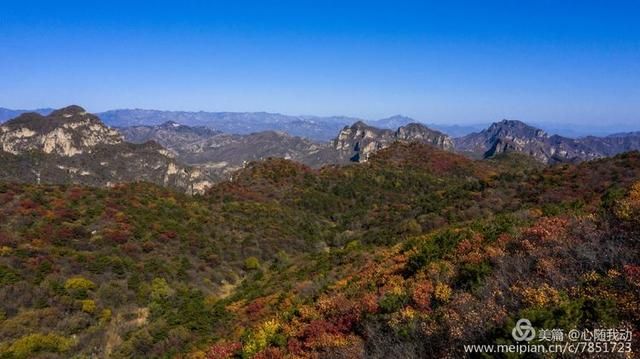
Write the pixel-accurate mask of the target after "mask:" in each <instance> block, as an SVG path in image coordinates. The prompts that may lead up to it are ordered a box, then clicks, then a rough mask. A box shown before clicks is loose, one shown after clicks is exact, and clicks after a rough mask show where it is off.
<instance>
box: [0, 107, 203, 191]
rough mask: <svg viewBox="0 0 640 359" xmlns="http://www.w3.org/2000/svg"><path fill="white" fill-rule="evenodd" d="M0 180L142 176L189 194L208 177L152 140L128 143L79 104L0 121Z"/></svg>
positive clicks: (93, 180) (103, 181)
mask: <svg viewBox="0 0 640 359" xmlns="http://www.w3.org/2000/svg"><path fill="white" fill-rule="evenodd" d="M0 144H1V146H2V147H1V149H2V150H1V151H0V163H2V167H3V169H4V170H3V171H2V173H0V180H5V181H18V182H32V183H59V184H69V183H77V184H86V185H92V186H113V185H115V184H117V183H122V182H135V181H147V182H152V183H156V184H159V185H163V186H167V187H173V188H178V189H180V190H183V191H185V192H189V193H198V192H202V191H204V189H205V188H207V187H208V186H209V185H210V184H211V181H210V179H209V178H207V177H206V176H205V175H204V174H203V173H202V172H201V171H200V170H199V169H195V168H190V167H189V166H185V165H183V164H181V163H179V162H178V161H177V160H176V159H175V158H174V156H173V154H172V153H171V152H170V151H167V150H166V149H165V148H163V147H162V146H160V145H159V144H157V143H155V142H147V143H144V144H132V143H127V142H125V141H124V140H123V137H122V135H121V134H120V133H119V132H118V131H116V130H115V129H112V128H109V127H107V126H105V125H104V124H103V123H102V121H100V119H99V118H98V117H96V116H94V115H92V114H89V113H87V112H86V111H85V110H84V109H83V108H82V107H80V106H69V107H65V108H62V109H59V110H56V111H53V112H52V113H51V114H49V115H48V116H43V115H40V114H38V113H25V114H22V115H20V116H18V117H17V118H15V119H13V120H10V121H8V122H6V123H4V124H3V125H2V126H0Z"/></svg>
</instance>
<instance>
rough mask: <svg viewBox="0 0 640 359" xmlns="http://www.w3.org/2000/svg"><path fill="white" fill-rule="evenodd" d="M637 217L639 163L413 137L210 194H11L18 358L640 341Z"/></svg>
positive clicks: (0, 268)
mask: <svg viewBox="0 0 640 359" xmlns="http://www.w3.org/2000/svg"><path fill="white" fill-rule="evenodd" d="M638 218H640V154H639V153H638V152H630V153H626V154H622V155H618V156H616V157H613V158H608V159H601V160H596V161H590V162H584V163H582V164H578V165H569V164H564V165H556V166H543V165H542V164H540V163H539V162H536V161H534V160H531V159H530V158H528V157H526V156H523V155H520V154H515V153H510V154H509V153H507V154H503V155H499V156H497V157H495V158H492V159H490V160H479V161H473V160H470V159H468V158H465V157H462V156H459V155H456V154H454V153H451V152H445V151H441V150H438V149H435V148H432V147H429V146H426V145H420V144H401V143H396V144H394V145H392V146H390V147H388V148H386V149H383V150H381V151H378V152H377V153H375V154H374V155H372V157H371V158H370V159H369V161H368V162H366V163H363V164H359V165H352V166H344V167H337V166H331V167H324V168H322V169H311V168H309V167H306V166H304V165H301V164H297V163H295V162H291V161H287V160H282V159H270V160H266V161H263V162H255V163H252V164H250V165H248V166H247V167H246V168H245V169H243V170H241V172H239V173H237V174H236V175H235V176H234V179H233V181H229V182H223V183H220V184H217V185H215V186H214V187H212V188H211V189H210V190H209V191H208V192H207V193H206V194H203V195H196V196H187V195H184V194H181V193H177V192H175V191H172V190H169V189H166V188H163V187H159V186H156V185H153V184H149V183H134V184H126V185H119V186H116V187H113V188H90V187H84V186H76V185H73V186H72V185H68V186H64V185H56V186H54V185H28V184H10V183H3V184H0V357H6V358H32V357H38V356H40V357H60V358H66V357H74V356H75V357H91V356H93V355H96V356H98V357H103V356H110V357H116V358H121V357H133V358H142V357H145V358H147V357H191V358H205V357H206V358H225V357H262V358H274V357H285V356H292V357H317V356H319V357H341V358H353V357H363V356H366V357H389V356H393V357H445V356H447V355H448V356H450V357H460V356H462V355H463V353H462V352H461V351H462V344H463V343H498V342H501V341H507V340H510V334H509V333H510V332H509V330H510V328H511V327H512V326H513V322H514V320H517V319H518V318H520V317H523V316H526V317H527V318H529V319H531V320H532V321H533V322H534V324H538V325H540V324H542V323H545V324H549V325H551V324H553V325H555V326H558V327H563V328H570V327H575V326H579V327H593V326H597V325H600V326H602V325H609V326H610V325H616V326H620V325H627V326H631V327H632V328H633V329H634V331H635V332H637V330H638V325H639V324H638V323H639V320H640V308H638V305H639V303H640V291H639V286H640V267H639V265H640V259H639V258H638V253H640V252H639V251H638V250H639V248H638V235H639V233H640V222H638ZM553 325H552V326H553ZM636 349H637V348H636Z"/></svg>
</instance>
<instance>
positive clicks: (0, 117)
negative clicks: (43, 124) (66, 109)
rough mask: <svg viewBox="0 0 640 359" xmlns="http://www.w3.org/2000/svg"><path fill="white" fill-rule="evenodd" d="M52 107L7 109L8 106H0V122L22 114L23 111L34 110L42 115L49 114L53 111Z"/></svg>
mask: <svg viewBox="0 0 640 359" xmlns="http://www.w3.org/2000/svg"><path fill="white" fill-rule="evenodd" d="M53 110H54V109H52V108H38V109H35V110H13V109H9V108H4V107H0V123H3V122H5V121H8V120H10V119H12V118H16V117H18V116H20V115H22V114H23V113H27V112H35V113H39V114H41V115H43V116H46V115H48V114H50V113H51V112H53Z"/></svg>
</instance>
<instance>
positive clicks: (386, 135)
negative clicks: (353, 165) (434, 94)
mask: <svg viewBox="0 0 640 359" xmlns="http://www.w3.org/2000/svg"><path fill="white" fill-rule="evenodd" d="M394 142H419V143H424V144H428V145H432V146H434V147H437V148H440V149H444V150H453V147H454V145H453V141H452V140H451V138H450V137H449V136H447V135H445V134H443V133H441V132H438V131H434V130H431V129H429V128H427V127H426V126H424V125H421V124H418V123H411V124H408V125H406V126H401V127H400V128H398V129H397V130H396V131H392V130H387V129H380V128H376V127H372V126H369V125H367V124H366V123H364V122H362V121H358V122H356V123H354V124H353V125H351V126H346V127H345V128H343V129H342V131H340V133H339V134H338V137H337V138H336V139H335V140H334V141H333V148H334V149H335V150H336V151H337V152H338V153H337V158H338V160H339V161H342V162H344V161H346V160H349V161H354V162H366V161H367V160H368V159H369V157H370V156H371V154H373V153H374V152H376V151H379V150H381V149H383V148H386V147H388V146H389V145H391V144H392V143H394Z"/></svg>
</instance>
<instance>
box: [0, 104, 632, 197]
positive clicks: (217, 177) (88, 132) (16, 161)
mask: <svg viewBox="0 0 640 359" xmlns="http://www.w3.org/2000/svg"><path fill="white" fill-rule="evenodd" d="M255 115H256V114H251V115H247V117H246V118H245V120H246V121H251V118H252V116H255ZM118 116H123V114H122V113H118ZM220 116H223V115H220ZM279 116H280V115H277V116H274V117H271V120H269V121H271V122H270V123H271V124H274V123H280V124H283V125H286V124H290V122H287V121H289V120H288V118H287V117H286V116H285V117H279ZM231 117H234V116H231ZM221 118H225V117H224V116H223V117H221ZM185 120H188V121H199V120H194V119H193V118H191V119H190V120H189V119H186V118H185ZM112 121H113V118H112ZM136 121H138V120H137V119H136V118H134V119H129V120H126V121H125V120H123V119H119V120H117V121H116V122H118V123H123V122H125V123H131V122H136ZM202 121H204V122H205V123H209V122H207V121H208V120H205V119H202ZM410 121H411V119H410V118H408V117H402V116H394V117H391V118H388V119H383V120H378V121H372V122H371V124H367V123H365V122H363V121H356V122H354V123H353V124H351V125H347V126H343V127H342V128H341V129H340V130H338V131H336V133H335V134H334V136H333V139H332V140H331V141H314V140H310V139H308V138H306V137H300V136H293V135H290V134H288V133H286V132H282V131H273V130H267V131H258V132H252V133H248V134H229V133H225V132H222V131H218V130H213V129H211V128H210V127H209V126H204V125H203V126H190V125H185V124H181V123H178V122H176V121H167V122H164V123H161V124H159V125H135V126H126V127H118V128H112V127H109V126H107V125H105V124H104V123H103V122H102V120H101V118H100V117H98V116H96V115H91V114H88V113H86V111H85V110H84V109H82V108H81V107H79V106H69V107H67V108H63V109H60V110H55V111H53V112H51V113H50V114H49V115H47V116H43V115H41V114H39V113H35V112H34V113H23V114H22V115H20V116H18V117H16V118H15V119H12V120H9V121H7V122H5V123H4V124H3V125H2V126H1V127H0V142H1V144H2V151H0V156H1V158H2V162H3V164H5V168H7V170H6V171H4V172H3V173H2V175H0V176H1V177H2V178H5V179H7V180H21V181H26V182H36V183H38V182H47V183H67V182H68V183H81V184H88V185H98V186H111V185H114V184H115V183H121V182H130V181H137V180H146V181H150V182H153V183H157V184H160V185H166V186H170V187H175V188H181V189H182V190H184V191H187V192H190V193H201V192H202V191H204V189H205V188H206V187H208V186H210V185H211V184H212V183H213V182H218V181H221V180H226V179H230V178H232V177H233V173H234V172H236V171H238V170H239V169H241V168H243V167H244V166H246V165H247V163H249V162H251V161H257V160H264V159H267V158H270V157H279V158H284V159H288V160H293V161H296V162H299V163H302V164H305V165H307V166H310V167H313V168H319V167H322V166H325V165H345V164H350V163H358V162H360V163H362V162H366V161H367V160H368V159H369V158H370V156H371V155H372V154H374V153H375V152H377V151H379V150H381V149H384V148H387V147H389V146H390V145H392V144H393V143H395V142H405V143H412V142H418V143H423V144H428V145H431V146H434V147H437V148H439V149H442V150H446V151H452V152H459V153H462V154H465V155H467V156H469V157H471V158H477V159H482V158H485V159H487V158H492V157H495V156H497V155H500V154H502V153H509V152H517V153H523V154H526V155H528V156H531V157H532V158H535V159H536V160H537V161H539V162H542V163H545V164H554V163H567V162H581V161H588V160H593V159H597V158H603V157H610V156H614V155H616V154H618V153H622V152H628V151H632V150H637V149H640V134H639V133H638V132H630V133H620V134H614V135H609V136H605V137H596V136H588V137H583V138H578V139H572V138H568V137H563V136H559V135H551V136H550V135H548V134H547V133H546V132H545V131H543V130H541V129H538V128H535V127H532V126H529V125H527V124H525V123H523V122H519V121H513V120H503V121H500V122H496V123H494V124H492V125H491V126H489V127H488V128H486V129H484V130H482V131H479V132H475V133H471V134H468V135H466V136H462V137H455V138H452V137H450V136H448V135H446V134H444V133H442V132H439V131H437V130H433V129H430V128H428V127H426V126H424V125H422V124H419V123H411V122H410ZM258 125H259V126H266V123H265V122H260V121H259V122H258ZM374 125H376V126H379V127H376V126H374ZM391 126H398V127H397V128H396V129H395V130H391V129H387V128H384V127H391ZM124 158H127V160H126V165H124V162H125V161H123V160H122V159H124Z"/></svg>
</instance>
